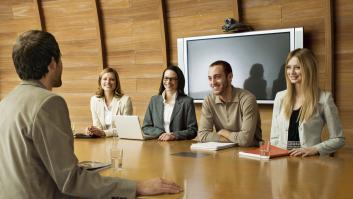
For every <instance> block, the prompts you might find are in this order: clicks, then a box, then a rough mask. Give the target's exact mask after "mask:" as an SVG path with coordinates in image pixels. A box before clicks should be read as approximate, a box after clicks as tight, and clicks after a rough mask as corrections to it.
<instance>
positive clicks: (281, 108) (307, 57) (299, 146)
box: [271, 48, 345, 156]
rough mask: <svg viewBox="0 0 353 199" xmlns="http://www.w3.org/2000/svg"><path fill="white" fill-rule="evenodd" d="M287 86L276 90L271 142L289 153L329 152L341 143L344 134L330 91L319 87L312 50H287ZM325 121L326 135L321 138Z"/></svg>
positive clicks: (311, 153) (301, 154) (303, 154)
mask: <svg viewBox="0 0 353 199" xmlns="http://www.w3.org/2000/svg"><path fill="white" fill-rule="evenodd" d="M286 82H287V90H284V91H281V92H279V93H277V95H276V98H275V103H274V106H273V115H272V128H271V144H273V145H276V146H279V147H282V148H287V149H291V151H290V155H292V156H311V155H316V154H329V153H333V152H335V151H337V150H338V149H339V148H341V147H342V146H343V145H344V140H345V138H344V135H343V130H342V125H341V121H340V119H339V114H338V110H337V107H336V105H335V103H334V101H333V98H332V94H331V93H330V92H327V91H323V90H320V88H319V80H318V66H317V62H316V58H315V57H314V54H313V53H312V52H311V51H310V50H308V49H305V48H300V49H296V50H294V51H292V52H290V53H289V55H288V57H287V61H286ZM325 124H327V128H328V131H329V138H328V139H327V140H325V141H321V133H322V129H323V127H324V125H325Z"/></svg>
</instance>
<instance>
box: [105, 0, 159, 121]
mask: <svg viewBox="0 0 353 199" xmlns="http://www.w3.org/2000/svg"><path fill="white" fill-rule="evenodd" d="M161 3H162V1H160V0H121V1H118V2H117V1H114V0H104V1H101V5H100V6H101V9H102V21H103V25H104V38H105V45H106V49H107V53H106V56H107V65H108V66H110V67H112V68H115V69H117V71H118V73H119V75H120V82H121V86H122V90H123V92H124V93H125V94H127V95H129V96H130V97H131V98H132V101H133V109H134V114H136V115H140V116H141V117H142V118H143V117H144V113H145V111H146V107H147V105H148V102H149V100H150V98H151V96H152V95H156V94H157V93H158V88H159V84H160V80H161V74H162V72H163V70H164V68H165V67H166V43H165V42H166V41H165V35H164V32H165V31H164V18H163V9H162V4H161Z"/></svg>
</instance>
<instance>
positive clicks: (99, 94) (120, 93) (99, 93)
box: [96, 67, 124, 98]
mask: <svg viewBox="0 0 353 199" xmlns="http://www.w3.org/2000/svg"><path fill="white" fill-rule="evenodd" d="M106 73H113V74H114V77H115V82H116V87H115V89H114V96H115V97H121V96H123V95H124V93H123V91H122V90H121V86H120V78H119V74H118V72H117V71H116V70H115V69H113V68H110V67H107V68H105V69H103V71H102V72H101V73H100V74H99V77H98V90H97V92H96V95H97V97H98V98H102V97H104V90H103V88H102V85H101V80H102V77H103V75H104V74H106Z"/></svg>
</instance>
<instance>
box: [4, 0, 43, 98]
mask: <svg viewBox="0 0 353 199" xmlns="http://www.w3.org/2000/svg"><path fill="white" fill-rule="evenodd" d="M36 9H38V8H37V7H36V6H35V4H34V3H33V0H22V1H11V0H3V1H1V3H0V99H2V98H3V97H4V96H5V95H6V94H7V93H8V92H9V91H11V90H12V89H13V88H14V87H15V85H17V84H18V83H19V82H20V80H19V78H18V76H17V74H16V72H15V68H14V67H13V63H12V57H11V56H12V46H13V44H14V43H15V39H16V37H17V36H18V35H19V34H20V33H22V32H24V31H26V30H30V29H41V25H40V20H39V19H38V15H36V13H37V11H36Z"/></svg>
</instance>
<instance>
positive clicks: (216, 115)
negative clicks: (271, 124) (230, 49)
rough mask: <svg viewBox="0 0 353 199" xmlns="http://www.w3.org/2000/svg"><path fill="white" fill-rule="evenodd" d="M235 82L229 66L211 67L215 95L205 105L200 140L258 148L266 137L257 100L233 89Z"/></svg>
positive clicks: (210, 76) (209, 75) (216, 64)
mask: <svg viewBox="0 0 353 199" xmlns="http://www.w3.org/2000/svg"><path fill="white" fill-rule="evenodd" d="M232 79H233V72H232V67H231V66H230V64H229V63H228V62H225V61H222V60H219V61H216V62H214V63H212V64H211V65H210V67H209V70H208V81H209V84H210V86H211V88H212V93H211V94H210V95H208V96H206V97H205V100H204V102H203V104H202V110H201V119H200V123H199V132H198V139H199V141H201V142H210V141H216V142H233V143H235V144H237V145H238V146H257V145H258V142H259V141H260V140H262V133H261V121H260V114H259V111H258V108H257V103H256V98H255V96H254V95H253V94H251V93H250V92H248V91H246V90H243V89H240V88H235V87H233V86H232ZM213 127H215V129H216V132H213Z"/></svg>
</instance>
